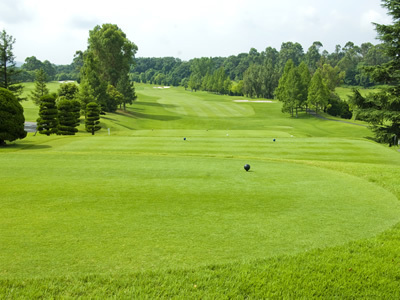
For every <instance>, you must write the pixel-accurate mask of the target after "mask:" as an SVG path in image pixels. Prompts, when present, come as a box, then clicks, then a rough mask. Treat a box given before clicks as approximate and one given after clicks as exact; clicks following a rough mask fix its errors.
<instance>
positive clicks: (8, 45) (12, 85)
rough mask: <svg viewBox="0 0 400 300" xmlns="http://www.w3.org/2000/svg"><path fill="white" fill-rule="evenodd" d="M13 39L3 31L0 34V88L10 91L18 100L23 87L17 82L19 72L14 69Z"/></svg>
mask: <svg viewBox="0 0 400 300" xmlns="http://www.w3.org/2000/svg"><path fill="white" fill-rule="evenodd" d="M14 44H15V39H14V38H13V37H12V36H10V35H7V32H6V31H5V30H3V31H2V32H0V87H1V88H5V89H6V90H9V91H11V92H12V93H13V94H14V95H15V96H16V97H17V99H18V100H23V98H21V94H22V90H23V86H22V85H21V84H20V82H19V80H18V75H19V73H20V72H21V71H20V70H19V69H17V67H16V62H15V61H14V59H15V57H14V54H13V45H14Z"/></svg>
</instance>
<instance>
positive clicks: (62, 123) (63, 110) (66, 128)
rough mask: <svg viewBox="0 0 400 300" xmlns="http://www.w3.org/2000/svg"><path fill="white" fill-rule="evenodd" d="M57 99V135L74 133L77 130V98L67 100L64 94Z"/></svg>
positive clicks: (79, 109) (78, 108)
mask: <svg viewBox="0 0 400 300" xmlns="http://www.w3.org/2000/svg"><path fill="white" fill-rule="evenodd" d="M60 98H63V99H61V100H59V101H58V103H57V109H58V122H59V124H58V130H57V134H58V135H75V133H76V132H78V129H77V128H76V127H78V126H79V124H80V122H79V118H80V111H81V104H80V102H79V101H78V100H68V99H67V98H66V97H65V96H61V97H60Z"/></svg>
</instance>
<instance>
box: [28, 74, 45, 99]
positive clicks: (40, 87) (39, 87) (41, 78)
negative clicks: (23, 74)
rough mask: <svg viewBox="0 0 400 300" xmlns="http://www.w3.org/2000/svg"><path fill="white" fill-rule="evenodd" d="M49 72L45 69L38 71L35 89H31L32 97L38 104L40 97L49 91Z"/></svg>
mask: <svg viewBox="0 0 400 300" xmlns="http://www.w3.org/2000/svg"><path fill="white" fill-rule="evenodd" d="M46 82H47V74H46V72H45V71H44V70H43V69H39V70H37V71H36V78H35V89H34V90H33V91H31V95H30V98H31V100H32V101H33V103H35V104H36V105H40V99H41V97H43V96H44V95H47V94H48V93H49V89H48V88H47V86H46Z"/></svg>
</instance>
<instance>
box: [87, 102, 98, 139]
mask: <svg viewBox="0 0 400 300" xmlns="http://www.w3.org/2000/svg"><path fill="white" fill-rule="evenodd" d="M99 120H100V107H99V105H98V104H97V103H96V102H90V103H88V104H87V106H86V115H85V127H86V131H87V132H91V133H92V135H94V133H95V131H98V130H100V129H101V126H100V125H99V124H100V121H99Z"/></svg>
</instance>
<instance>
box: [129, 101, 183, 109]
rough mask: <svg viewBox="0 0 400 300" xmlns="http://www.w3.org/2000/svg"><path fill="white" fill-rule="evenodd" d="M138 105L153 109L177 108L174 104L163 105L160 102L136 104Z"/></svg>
mask: <svg viewBox="0 0 400 300" xmlns="http://www.w3.org/2000/svg"><path fill="white" fill-rule="evenodd" d="M136 105H143V106H152V107H163V108H175V107H177V106H176V105H174V104H162V103H158V102H135V106H136Z"/></svg>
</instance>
